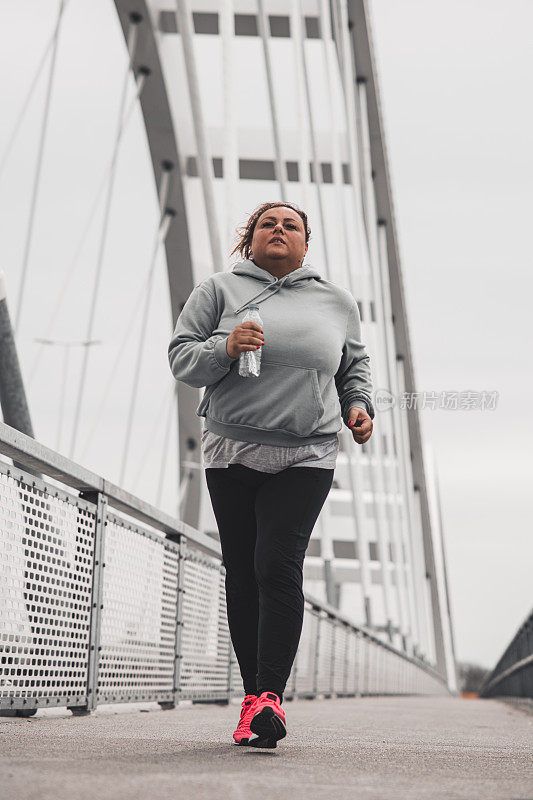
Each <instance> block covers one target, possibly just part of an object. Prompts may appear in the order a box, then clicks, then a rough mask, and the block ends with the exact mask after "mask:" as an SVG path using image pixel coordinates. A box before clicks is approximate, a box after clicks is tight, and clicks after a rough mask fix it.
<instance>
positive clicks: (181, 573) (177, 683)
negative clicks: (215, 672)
mask: <svg viewBox="0 0 533 800" xmlns="http://www.w3.org/2000/svg"><path fill="white" fill-rule="evenodd" d="M186 551H187V540H186V538H185V536H180V541H179V549H178V587H177V597H176V637H175V651H174V686H173V693H174V705H177V703H178V701H179V696H180V692H181V662H182V660H183V654H182V652H181V640H182V632H183V623H184V620H183V593H184V585H185V556H186Z"/></svg>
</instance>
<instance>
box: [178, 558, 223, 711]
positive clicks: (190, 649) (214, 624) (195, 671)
mask: <svg viewBox="0 0 533 800" xmlns="http://www.w3.org/2000/svg"><path fill="white" fill-rule="evenodd" d="M183 563H184V576H183V589H184V592H183V630H182V636H181V655H182V659H181V672H180V697H183V698H196V699H201V698H205V699H216V698H220V699H223V698H225V697H227V694H228V666H229V655H230V635H229V628H228V624H227V617H226V600H225V588H224V570H223V567H222V566H221V563H220V561H218V560H217V559H215V558H210V557H208V556H204V555H202V554H200V553H199V552H197V551H194V550H190V549H187V550H186V555H185V561H184V562H183Z"/></svg>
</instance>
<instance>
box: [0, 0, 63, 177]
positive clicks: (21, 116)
mask: <svg viewBox="0 0 533 800" xmlns="http://www.w3.org/2000/svg"><path fill="white" fill-rule="evenodd" d="M68 3H69V0H65V4H64V8H65V7H66V6H67V4H68ZM64 8H63V11H64ZM56 27H57V25H56ZM56 27H54V30H53V32H52V35H51V36H50V38H49V40H48V42H47V45H46V47H45V48H44V51H43V54H42V56H41V59H40V61H39V64H38V65H37V69H36V70H35V75H34V76H33V80H32V82H31V84H30V88H29V89H28V92H27V94H26V97H25V98H24V102H23V103H22V106H21V109H20V111H19V114H18V117H17V121H16V122H15V125H14V126H13V130H12V132H11V136H10V137H9V140H8V143H7V145H6V148H5V150H4V155H3V156H2V159H1V160H0V182H1V178H2V173H3V171H4V169H5V166H6V164H7V160H8V158H9V155H10V153H11V148H12V147H13V145H14V144H15V141H16V138H17V136H18V132H19V130H20V126H21V125H22V121H23V119H24V117H25V116H26V111H27V110H28V107H29V104H30V100H31V98H32V95H33V93H34V91H35V87H36V86H37V84H38V83H39V78H40V77H41V75H42V72H43V67H44V65H45V62H46V59H47V58H48V53H49V52H50V50H51V49H52V45H53V44H54V41H55V38H56Z"/></svg>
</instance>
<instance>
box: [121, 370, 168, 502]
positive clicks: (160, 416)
mask: <svg viewBox="0 0 533 800" xmlns="http://www.w3.org/2000/svg"><path fill="white" fill-rule="evenodd" d="M177 388H178V384H177V381H175V380H174V379H172V384H169V385H168V387H167V390H166V391H165V392H163V393H162V395H161V402H160V404H159V408H158V409H157V413H156V415H155V416H154V423H153V425H152V428H151V430H150V432H149V435H148V436H147V438H146V443H145V445H144V448H143V451H142V456H141V458H140V461H139V468H138V469H137V474H136V475H135V478H134V479H133V481H132V482H131V485H130V491H132V492H133V493H134V494H137V486H138V484H139V481H140V479H141V475H142V474H143V472H144V470H145V468H146V464H147V463H148V453H149V452H150V450H151V449H152V447H153V446H154V442H155V441H156V437H157V433H158V431H159V426H160V425H161V422H162V420H164V419H166V424H165V428H164V439H163V453H164V452H165V450H166V446H167V445H168V444H169V439H170V436H169V435H168V430H169V419H170V415H171V412H172V408H173V402H172V400H173V398H174V397H175V396H176V393H177ZM163 461H165V462H166V457H165V456H163V458H162V463H163ZM162 469H163V468H161V469H160V474H161V472H162ZM155 505H156V507H157V508H159V501H156V503H155Z"/></svg>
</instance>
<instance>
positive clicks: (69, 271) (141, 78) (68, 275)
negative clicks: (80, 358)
mask: <svg viewBox="0 0 533 800" xmlns="http://www.w3.org/2000/svg"><path fill="white" fill-rule="evenodd" d="M128 71H129V65H128ZM145 80H146V74H145V73H144V72H141V73H139V75H138V76H137V82H136V83H137V87H136V91H135V94H134V96H133V97H132V98H131V101H130V105H129V108H128V110H127V112H126V114H125V116H124V125H123V127H122V129H121V131H120V137H119V138H121V137H122V136H123V135H124V132H125V130H126V128H127V123H128V122H129V120H130V119H131V116H132V111H133V109H134V108H135V105H136V103H137V100H138V99H139V97H140V94H141V92H142V90H143V86H144V82H145ZM112 169H113V158H111V159H110V160H109V164H108V165H107V167H106V168H105V171H104V174H103V175H102V180H101V182H100V186H99V188H98V191H97V192H96V194H95V197H94V201H93V204H92V207H91V211H90V213H89V217H88V219H87V223H86V225H85V227H84V229H83V232H82V235H81V237H80V239H79V242H78V246H77V248H76V250H75V252H74V255H73V257H72V259H71V260H70V261H69V263H68V264H67V268H66V270H65V276H64V279H63V284H62V286H61V290H60V292H59V295H58V298H57V302H56V304H55V306H54V308H53V310H52V313H51V314H50V319H49V321H48V325H47V327H46V331H45V334H44V338H50V334H51V332H52V328H53V327H54V323H55V320H56V318H57V315H58V313H59V311H60V309H61V306H62V303H63V299H64V297H65V293H66V291H67V289H68V287H69V286H70V283H71V281H72V278H73V276H74V274H75V269H76V266H77V264H78V259H79V257H80V254H81V251H82V249H83V245H84V244H85V240H86V238H87V236H88V234H89V231H90V229H91V226H92V223H93V221H94V218H95V216H96V212H97V211H98V206H99V203H100V197H101V195H102V193H103V191H104V189H105V187H106V186H107V184H108V181H109V180H110V177H111V172H112ZM43 351H44V345H43V344H41V346H40V347H39V348H38V350H37V353H36V356H35V359H34V362H33V365H32V368H31V372H30V377H29V381H28V387H29V388H31V385H32V383H33V380H34V378H35V376H36V374H37V370H38V368H39V363H40V360H41V356H42V354H43Z"/></svg>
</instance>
